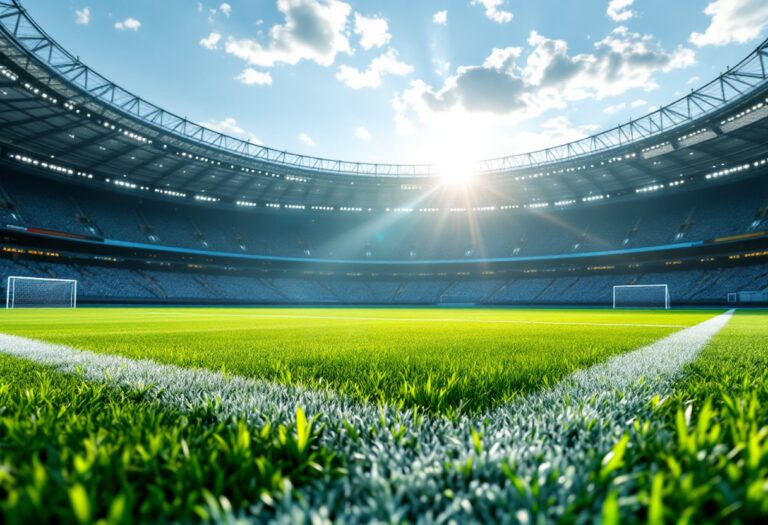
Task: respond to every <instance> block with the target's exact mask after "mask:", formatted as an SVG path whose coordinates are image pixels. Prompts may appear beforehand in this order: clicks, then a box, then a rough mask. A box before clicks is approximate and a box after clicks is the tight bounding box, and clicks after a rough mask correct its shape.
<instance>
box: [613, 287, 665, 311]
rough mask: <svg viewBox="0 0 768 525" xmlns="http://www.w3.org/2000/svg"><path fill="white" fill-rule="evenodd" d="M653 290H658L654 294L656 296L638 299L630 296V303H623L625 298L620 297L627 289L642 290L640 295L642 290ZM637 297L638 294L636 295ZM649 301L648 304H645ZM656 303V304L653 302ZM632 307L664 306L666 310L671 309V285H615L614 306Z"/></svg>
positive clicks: (631, 290)
mask: <svg viewBox="0 0 768 525" xmlns="http://www.w3.org/2000/svg"><path fill="white" fill-rule="evenodd" d="M643 290H646V291H653V290H658V292H657V293H655V294H653V295H654V297H652V298H650V299H645V298H644V299H639V300H638V299H636V298H630V299H628V300H627V302H628V303H629V304H626V305H625V304H622V302H623V300H622V299H621V298H619V297H618V296H620V295H622V294H621V292H623V291H627V292H630V293H631V292H640V294H639V295H641V294H642V291H643ZM636 297H637V295H636ZM643 303H648V304H643ZM652 303H655V304H652ZM631 307H641V308H643V307H644V308H663V309H665V310H669V308H670V299H669V286H667V285H666V284H617V285H614V287H613V308H614V309H616V308H631Z"/></svg>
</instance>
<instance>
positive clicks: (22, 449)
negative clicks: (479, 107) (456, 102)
mask: <svg viewBox="0 0 768 525" xmlns="http://www.w3.org/2000/svg"><path fill="white" fill-rule="evenodd" d="M718 1H722V0H718ZM631 3H632V2H629V4H631ZM227 5H228V4H227ZM723 67H724V66H723ZM0 74H1V75H2V76H0V278H2V283H1V284H0V286H2V287H3V289H2V292H3V295H4V297H5V298H6V306H7V308H6V311H5V312H3V315H2V316H0V368H2V371H1V372H0V414H2V415H1V416H0V465H1V466H0V495H2V497H1V498H0V500H2V501H0V512H2V514H3V518H4V519H3V521H4V522H5V523H47V522H51V523H53V522H56V523H97V522H98V523H109V524H118V523H136V522H151V523H160V522H167V523H177V522H182V523H188V522H192V523H212V522H216V523H336V522H338V523H476V522H484V523H531V522H535V523H640V522H643V523H645V522H647V523H665V522H678V521H681V522H685V523H705V522H722V523H759V522H764V520H766V519H768V503H767V502H768V408H767V405H766V403H768V368H767V367H766V364H768V316H766V314H765V311H764V310H763V307H765V306H768V40H765V41H763V42H762V43H759V44H758V45H757V46H753V48H752V51H751V52H750V53H749V54H748V55H746V56H744V57H743V58H741V60H740V61H738V63H736V64H735V65H732V66H731V67H729V68H727V70H725V71H724V72H722V73H721V74H719V75H718V76H716V77H715V78H714V79H712V80H711V81H708V82H706V81H701V82H699V85H697V86H694V89H690V90H689V88H688V87H687V86H682V87H681V89H682V91H684V92H685V91H689V92H688V93H686V94H684V95H682V96H675V95H673V94H671V93H669V94H668V97H669V98H668V103H667V104H666V105H662V106H660V107H658V108H656V109H653V110H652V111H649V112H648V113H647V114H646V115H644V116H642V117H639V118H635V119H632V120H629V121H627V122H626V123H622V124H620V125H618V126H616V127H613V128H610V129H605V130H602V131H597V132H595V133H594V134H591V135H588V136H586V137H584V138H580V139H578V140H575V141H571V142H567V143H564V144H561V145H556V146H552V147H548V148H546V149H539V150H535V151H530V152H526V153H516V154H514V155H511V156H506V157H497V158H492V159H489V160H483V161H480V162H479V163H478V164H477V166H476V167H474V166H473V167H465V166H462V167H461V168H460V169H459V168H458V167H457V166H453V167H452V166H445V165H439V164H398V163H391V164H384V163H365V162H357V161H344V160H331V159H327V158H322V157H319V156H310V155H302V154H298V153H291V152H288V151H283V150H277V149H271V148H269V147H267V146H263V145H260V144H256V143H255V142H253V141H249V140H244V139H242V138H238V137H235V136H231V135H227V134H225V133H222V132H219V131H214V130H213V129H209V128H208V127H205V126H202V125H199V124H196V123H195V122H193V121H191V120H188V119H187V118H184V117H181V116H179V115H177V114H176V113H173V112H172V111H173V109H174V108H169V109H168V110H166V109H164V108H161V107H159V106H158V105H155V104H153V103H152V102H151V101H150V100H146V99H144V98H141V97H140V96H139V95H136V94H134V93H133V92H132V91H130V89H131V87H130V86H126V87H121V86H120V85H118V84H116V83H113V82H112V81H110V80H109V79H108V78H106V77H105V76H102V75H101V74H100V73H99V72H97V71H96V70H94V69H91V68H90V67H89V66H88V65H87V64H86V63H85V62H83V61H81V60H80V58H78V57H76V56H75V55H74V54H72V53H70V52H69V51H67V49H65V48H64V47H63V46H62V45H61V44H59V43H58V42H57V41H56V40H55V39H54V38H53V36H51V35H49V34H48V33H47V32H46V30H45V29H44V28H43V27H42V26H41V25H40V24H38V22H36V20H35V19H34V18H33V17H32V16H31V15H30V13H29V12H28V11H27V10H26V9H25V8H24V6H23V5H22V3H21V2H19V1H18V0H8V1H2V2H0ZM150 99H151V97H150ZM353 157H354V151H351V154H350V158H353Z"/></svg>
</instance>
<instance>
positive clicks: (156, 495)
mask: <svg viewBox="0 0 768 525" xmlns="http://www.w3.org/2000/svg"><path fill="white" fill-rule="evenodd" d="M145 394H146V391H141V390H135V391H123V390H120V389H115V388H110V387H107V386H105V385H104V384H94V383H88V382H85V381H83V380H81V379H80V378H79V377H76V376H71V375H65V374H59V373H55V372H52V371H50V370H49V369H47V368H45V367H42V366H38V365H34V364H31V363H29V362H27V361H24V360H17V359H13V358H10V357H7V356H5V355H2V354H0V518H1V519H0V521H1V522H2V523H7V524H24V523H81V524H86V523H93V522H97V521H99V520H101V523H105V524H107V523H108V524H130V523H162V522H169V521H171V520H173V521H176V520H181V521H189V520H196V521H199V520H207V519H209V518H210V517H211V516H212V515H213V514H214V513H215V512H217V511H218V510H219V507H220V504H219V503H218V502H219V501H221V500H220V498H226V500H227V501H228V502H229V503H230V504H231V505H232V506H233V507H234V508H238V509H241V508H245V507H248V506H249V505H250V504H253V503H257V502H259V501H261V502H266V503H269V502H270V501H271V499H272V497H273V496H275V497H276V496H278V495H281V494H282V493H283V492H284V491H285V490H292V489H291V487H296V488H299V487H301V486H302V485H304V484H306V483H307V482H309V481H311V480H312V479H317V478H321V477H324V476H334V475H336V474H339V473H340V472H339V471H338V465H339V464H340V463H339V460H337V458H336V457H335V456H334V454H333V453H332V452H331V451H329V450H327V449H324V448H322V447H321V446H319V445H318V444H317V441H318V437H319V433H320V432H321V431H322V429H320V428H317V427H316V426H315V427H313V423H312V422H308V421H306V420H305V419H304V416H303V414H302V413H301V412H297V420H296V424H295V425H292V426H291V427H283V426H275V427H272V426H269V425H267V426H265V427H263V428H252V427H249V426H248V425H247V424H246V423H245V421H244V420H232V421H229V422H223V423H222V422H219V421H217V420H216V419H215V418H214V416H213V412H212V410H213V408H212V407H211V410H210V411H205V410H202V411H197V412H193V413H188V414H179V413H176V412H173V411H169V410H168V409H167V407H163V406H160V405H159V403H158V402H157V401H151V400H149V399H148V398H147V397H148V396H146V395H145Z"/></svg>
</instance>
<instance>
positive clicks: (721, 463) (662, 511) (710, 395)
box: [582, 311, 768, 524]
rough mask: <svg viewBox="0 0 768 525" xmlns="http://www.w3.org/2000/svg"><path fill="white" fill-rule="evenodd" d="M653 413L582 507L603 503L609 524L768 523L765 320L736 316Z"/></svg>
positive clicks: (754, 314)
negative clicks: (586, 503)
mask: <svg viewBox="0 0 768 525" xmlns="http://www.w3.org/2000/svg"><path fill="white" fill-rule="evenodd" d="M653 403H654V406H655V411H654V412H655V413H654V414H653V417H650V418H648V419H646V420H639V421H635V422H634V425H633V426H632V428H631V430H630V431H629V432H628V433H627V436H626V441H625V442H624V443H623V444H617V449H615V450H618V449H619V448H620V449H622V450H623V452H622V453H621V458H620V461H618V462H617V465H618V466H619V467H618V468H616V470H615V471H613V472H612V473H611V475H610V476H608V477H606V478H605V479H603V480H600V482H599V483H596V487H595V488H596V490H595V491H593V492H592V493H591V494H589V495H588V498H582V501H584V500H586V499H589V500H590V501H595V500H600V499H601V498H602V500H603V501H604V504H603V514H604V516H607V517H608V518H609V519H607V520H605V521H607V522H608V523H645V522H648V523H669V522H677V523H737V524H738V523H766V520H767V519H768V313H766V312H764V311H742V312H738V313H737V315H736V316H734V318H733V319H732V320H731V322H730V324H729V325H728V326H726V327H725V329H723V330H722V331H721V332H720V333H719V334H718V335H716V336H715V338H714V339H713V340H712V342H711V343H710V345H708V346H707V347H706V348H705V349H704V350H703V351H702V353H701V354H700V355H699V357H698V359H696V361H694V362H693V363H691V364H690V365H688V367H687V368H686V370H685V376H684V377H683V378H682V379H681V381H680V382H679V384H678V387H677V389H676V395H675V397H673V398H670V399H655V400H654V401H653ZM601 493H602V494H601Z"/></svg>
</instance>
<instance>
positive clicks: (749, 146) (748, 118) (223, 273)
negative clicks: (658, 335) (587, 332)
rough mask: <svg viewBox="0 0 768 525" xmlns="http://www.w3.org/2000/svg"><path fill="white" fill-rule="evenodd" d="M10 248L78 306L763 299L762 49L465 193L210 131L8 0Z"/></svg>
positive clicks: (3, 204) (767, 142)
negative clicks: (87, 60)
mask: <svg viewBox="0 0 768 525" xmlns="http://www.w3.org/2000/svg"><path fill="white" fill-rule="evenodd" d="M0 250H1V251H0V276H3V277H5V276H6V275H29V276H37V277H54V278H64V279H75V280H77V281H78V282H79V283H80V288H79V294H80V301H81V302H82V301H86V302H137V303H157V302H171V303H172V302H197V303H216V302H221V303H265V304H267V303H269V304H274V303H286V304H302V303H305V304H310V303H312V304H317V303H328V304H332V303H344V304H354V303H366V304H435V303H451V304H456V303H461V304H465V303H473V304H604V305H607V304H609V303H610V300H611V290H612V287H613V286H614V285H624V284H656V283H666V284H668V285H669V289H670V292H671V296H672V301H673V303H674V304H681V303H687V304H721V303H724V302H726V301H727V300H728V295H729V294H732V293H737V295H735V296H733V295H732V296H731V298H732V300H750V301H756V302H759V301H761V300H765V297H766V296H765V293H766V292H768V265H767V264H766V262H767V261H768V41H766V42H763V43H762V44H761V45H760V46H758V47H757V48H756V49H755V50H754V51H753V52H752V53H751V54H750V55H749V56H747V57H746V58H745V59H744V60H742V61H741V62H740V63H738V64H737V65H736V66H734V67H732V68H730V69H729V70H728V71H727V72H726V73H724V74H722V75H721V76H720V77H718V78H716V79H714V80H713V81H711V82H709V83H708V84H706V85H704V86H703V87H701V88H699V89H697V90H694V91H692V92H691V93H689V94H688V95H686V96H685V97H683V98H681V99H679V100H677V101H675V102H673V103H671V104H669V105H668V106H665V107H663V108H660V109H658V110H656V111H654V112H653V113H650V114H648V115H646V116H644V117H642V118H639V119H636V120H633V121H631V122H628V123H626V124H623V125H621V126H618V127H616V128H614V129H611V130H608V131H605V132H602V133H599V134H596V135H593V136H590V137H587V138H585V139H582V140H579V141H576V142H573V143H569V144H564V145H561V146H558V147H554V148H548V149H545V150H541V151H536V152H531V153H526V154H520V155H513V156H509V157H503V158H498V159H491V160H487V161H482V162H480V163H479V165H478V169H477V173H476V174H475V176H474V178H473V180H472V183H471V186H468V187H466V188H461V189H457V188H456V187H452V186H450V185H446V184H445V183H444V178H443V177H442V173H441V168H440V167H438V166H432V165H401V164H367V163H355V162H346V161H336V160H329V159H321V158H315V157H309V156H303V155H297V154H293V153H288V152H284V151H277V150H273V149H270V148H266V147H263V146H260V145H256V144H252V143H249V142H244V141H242V140H239V139H236V138H233V137H228V136H225V135H222V134H219V133H216V132H214V131H211V130H208V129H205V128H202V127H200V126H198V125H196V124H194V123H192V122H189V121H187V120H186V119H183V118H181V117H178V116H176V115H174V114H172V113H169V112H168V111H165V110H164V109H161V108H158V107H156V106H155V105H153V104H151V103H149V102H147V101H145V100H143V99H141V98H139V97H137V96H135V95H133V94H132V93H130V92H128V91H126V90H125V89H123V88H121V87H120V86H117V85H115V84H114V83H112V82H110V81H108V80H107V79H105V78H104V77H102V76H101V75H99V74H98V73H96V72H94V71H93V70H91V69H89V68H88V67H87V66H86V65H84V64H82V63H81V62H80V61H79V60H78V59H77V58H75V57H73V56H72V55H71V54H69V53H68V52H67V51H66V50H64V49H63V48H62V47H61V46H60V45H59V44H57V43H56V42H55V41H54V40H53V39H52V38H51V37H49V36H48V35H47V34H46V33H45V32H44V31H43V30H42V29H41V28H40V27H39V26H38V25H37V24H36V23H35V22H34V21H33V20H32V19H31V18H30V17H29V16H28V15H27V13H26V12H25V11H24V9H23V8H22V7H21V5H20V4H19V3H18V2H17V1H15V0H14V1H0ZM3 280H4V279H3ZM3 285H5V283H3ZM747 292H756V293H753V294H749V293H747Z"/></svg>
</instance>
